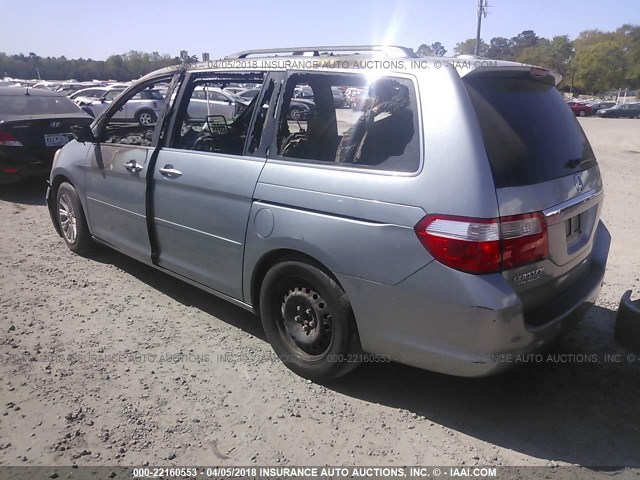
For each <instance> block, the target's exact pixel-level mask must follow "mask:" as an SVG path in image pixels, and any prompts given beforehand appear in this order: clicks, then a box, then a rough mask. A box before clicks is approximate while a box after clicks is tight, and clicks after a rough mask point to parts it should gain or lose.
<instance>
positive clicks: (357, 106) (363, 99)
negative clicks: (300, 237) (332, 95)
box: [346, 88, 370, 110]
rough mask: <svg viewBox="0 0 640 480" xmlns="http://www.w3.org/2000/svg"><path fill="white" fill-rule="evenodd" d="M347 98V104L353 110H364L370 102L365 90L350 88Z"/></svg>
mask: <svg viewBox="0 0 640 480" xmlns="http://www.w3.org/2000/svg"><path fill="white" fill-rule="evenodd" d="M346 96H347V104H348V106H349V107H351V109H352V110H364V109H365V108H366V107H367V105H368V103H369V100H370V99H369V97H368V92H367V90H366V89H364V88H348V89H347V92H346Z"/></svg>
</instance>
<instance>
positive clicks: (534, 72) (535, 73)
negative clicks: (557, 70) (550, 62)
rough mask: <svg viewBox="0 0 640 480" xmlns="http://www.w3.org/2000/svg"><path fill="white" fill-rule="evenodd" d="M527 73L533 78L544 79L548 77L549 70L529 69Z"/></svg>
mask: <svg viewBox="0 0 640 480" xmlns="http://www.w3.org/2000/svg"><path fill="white" fill-rule="evenodd" d="M529 73H530V74H531V75H533V76H534V77H546V76H547V75H549V70H548V69H546V68H542V67H531V68H530V69H529Z"/></svg>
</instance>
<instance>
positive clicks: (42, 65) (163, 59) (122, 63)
mask: <svg viewBox="0 0 640 480" xmlns="http://www.w3.org/2000/svg"><path fill="white" fill-rule="evenodd" d="M181 54H182V58H181V57H171V56H170V55H168V54H162V55H161V54H159V53H158V52H153V53H145V52H138V51H135V50H131V51H129V52H127V53H123V54H121V55H111V56H110V57H109V58H107V59H106V60H92V59H90V58H87V59H84V58H78V59H68V58H66V57H64V56H61V57H40V56H38V55H37V54H36V53H34V52H30V53H29V55H24V54H19V55H7V54H6V53H3V52H0V77H1V76H7V77H13V78H22V79H40V78H41V79H43V80H67V79H75V80H78V81H81V82H84V81H88V80H94V79H100V80H120V81H127V80H132V79H136V78H139V77H141V76H142V75H146V74H147V73H149V72H152V71H154V70H157V69H159V68H163V67H168V66H170V65H176V64H178V63H180V62H182V61H187V62H193V61H195V60H196V59H195V57H190V56H189V55H188V54H187V53H186V52H184V51H183V52H181Z"/></svg>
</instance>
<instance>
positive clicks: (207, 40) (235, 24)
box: [0, 0, 640, 60]
mask: <svg viewBox="0 0 640 480" xmlns="http://www.w3.org/2000/svg"><path fill="white" fill-rule="evenodd" d="M3 2H6V3H5V5H4V6H3V8H2V12H3V14H2V22H1V27H0V52H2V51H3V52H5V53H8V54H17V53H24V54H25V55H27V54H29V52H35V53H36V54H37V55H40V56H42V57H46V56H61V55H64V56H66V57H67V58H80V57H82V58H93V59H95V60H104V59H106V58H107V57H108V56H109V55H112V54H119V53H125V52H127V51H129V50H140V51H144V52H149V53H151V52H159V53H161V54H163V53H168V54H170V55H171V56H172V57H173V56H178V54H179V52H180V50H187V51H188V52H189V54H190V55H197V56H198V57H200V55H201V54H202V52H209V53H210V55H211V58H212V59H213V58H220V57H223V56H225V55H228V54H230V53H233V52H236V51H240V50H246V49H251V48H269V47H293V46H311V45H362V44H378V43H384V44H392V45H403V46H407V47H412V48H414V49H417V48H418V46H419V45H420V44H422V43H427V44H431V43H434V42H441V43H442V44H444V46H445V47H446V49H447V50H448V53H449V54H453V48H454V47H455V44H456V43H457V42H459V41H463V40H465V39H468V38H475V33H476V21H477V17H476V3H477V0H395V1H393V0H316V1H314V2H305V1H304V0H272V1H269V0H242V1H233V0H226V1H220V0H200V1H198V2H189V1H187V0H173V1H169V0H153V1H143V0H126V1H125V0H111V1H109V2H104V3H103V2H87V1H86V0H84V1H77V0H56V1H55V2H52V1H50V0H32V1H30V2H13V1H11V0H0V4H2V3H3ZM489 5H490V8H489V15H488V16H487V18H485V19H483V26H482V38H483V39H484V40H485V41H487V42H488V41H489V40H490V39H491V38H492V37H497V36H502V37H507V38H510V37H513V36H515V35H517V34H518V33H520V32H522V31H523V30H534V31H535V32H536V33H537V34H538V36H542V37H547V38H550V37H552V36H554V35H565V34H566V35H569V36H570V37H571V38H575V37H576V36H577V35H578V34H579V33H580V32H581V31H583V30H587V29H594V28H598V29H600V30H605V31H607V30H615V29H616V28H618V27H619V26H621V25H623V24H625V23H632V24H640V0H609V1H603V0H489Z"/></svg>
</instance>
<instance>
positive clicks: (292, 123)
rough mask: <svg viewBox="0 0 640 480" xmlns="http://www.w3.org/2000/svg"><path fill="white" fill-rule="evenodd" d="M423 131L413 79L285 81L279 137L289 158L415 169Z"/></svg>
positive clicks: (309, 77) (300, 76)
mask: <svg viewBox="0 0 640 480" xmlns="http://www.w3.org/2000/svg"><path fill="white" fill-rule="evenodd" d="M348 89H349V90H348ZM345 91H349V93H350V94H351V93H352V92H359V93H360V94H359V95H358V96H357V97H356V96H351V97H348V96H347V95H344V94H342V92H345ZM349 107H350V108H349ZM417 131H418V120H417V103H416V95H415V89H414V86H413V83H412V82H411V81H409V80H407V79H402V78H394V77H382V78H378V79H376V80H375V81H373V82H370V81H368V80H367V78H366V77H365V76H364V75H359V74H343V75H341V74H338V75H336V74H326V73H295V74H292V75H290V76H289V78H288V80H287V83H286V86H285V90H284V99H283V105H282V109H281V110H280V118H279V119H278V134H277V137H276V142H277V151H278V155H279V156H280V157H281V158H285V159H292V160H306V161H312V162H326V163H330V164H342V165H348V166H353V167H362V168H368V169H375V170H387V171H394V172H415V171H417V170H418V168H419V164H420V150H419V136H418V135H417Z"/></svg>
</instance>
